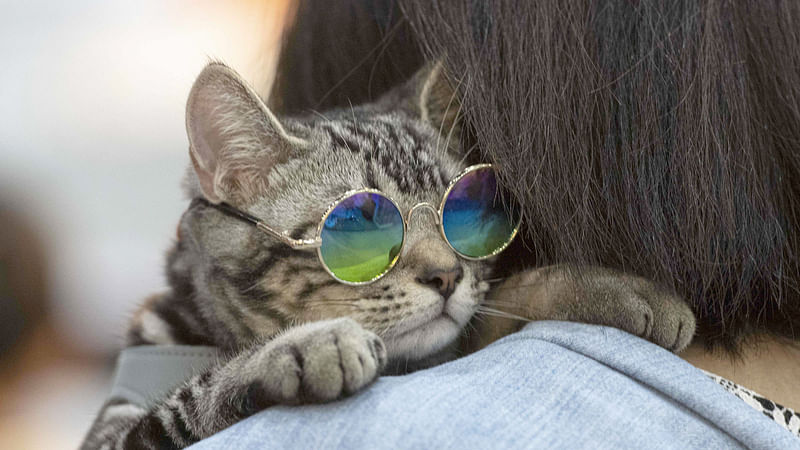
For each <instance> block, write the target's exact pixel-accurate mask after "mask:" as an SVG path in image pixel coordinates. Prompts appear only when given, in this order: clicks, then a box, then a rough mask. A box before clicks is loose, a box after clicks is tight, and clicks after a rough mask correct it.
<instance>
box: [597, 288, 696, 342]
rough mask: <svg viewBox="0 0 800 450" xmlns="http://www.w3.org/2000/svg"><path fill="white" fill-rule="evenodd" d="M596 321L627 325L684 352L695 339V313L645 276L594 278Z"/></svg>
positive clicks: (623, 327)
mask: <svg viewBox="0 0 800 450" xmlns="http://www.w3.org/2000/svg"><path fill="white" fill-rule="evenodd" d="M591 284H592V287H591V289H590V292H591V294H590V296H591V297H592V298H591V301H592V302H593V303H594V306H595V308H593V309H594V311H595V314H598V317H595V318H594V320H593V322H595V323H600V324H603V325H610V326H614V327H617V328H620V329H623V330H625V331H627V332H629V333H631V334H635V335H637V336H640V337H642V338H645V339H647V340H649V341H651V342H653V343H655V344H658V345H659V346H661V347H664V348H666V349H667V350H670V351H673V352H676V353H677V352H680V351H681V350H683V349H684V348H686V346H687V345H689V343H690V342H691V340H692V338H693V337H694V332H695V322H696V321H695V316H694V314H693V313H692V310H691V309H690V308H689V305H687V304H686V302H685V301H683V300H682V299H681V298H680V297H678V296H676V295H674V294H672V293H670V292H669V291H666V290H664V289H663V288H661V287H659V286H658V285H657V284H656V283H653V282H651V281H648V280H646V279H644V278H640V277H636V276H630V275H614V276H609V277H606V276H602V277H597V278H595V279H594V280H592V283H591Z"/></svg>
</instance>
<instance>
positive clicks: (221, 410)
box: [83, 319, 387, 448]
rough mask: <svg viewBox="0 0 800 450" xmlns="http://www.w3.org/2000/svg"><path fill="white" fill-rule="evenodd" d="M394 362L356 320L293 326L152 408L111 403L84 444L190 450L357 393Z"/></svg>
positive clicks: (106, 446) (189, 383) (198, 376)
mask: <svg viewBox="0 0 800 450" xmlns="http://www.w3.org/2000/svg"><path fill="white" fill-rule="evenodd" d="M386 360H387V357H386V350H385V347H384V344H383V341H381V339H380V338H379V337H378V336H376V335H375V334H373V333H371V332H369V331H366V330H364V329H363V328H362V327H361V326H360V325H358V324H357V323H356V322H354V321H353V320H351V319H335V320H328V321H321V322H313V323H310V324H307V325H303V326H298V327H295V328H291V329H289V330H288V331H286V332H285V333H284V334H282V335H279V336H278V337H276V338H275V339H273V340H271V341H269V342H267V343H266V344H262V345H256V346H253V347H251V348H249V349H247V350H245V351H243V352H242V353H240V354H238V355H237V356H235V357H234V358H232V359H230V360H229V361H227V362H225V363H223V364H220V365H217V366H214V367H212V368H210V369H208V370H207V371H205V372H204V373H202V374H200V375H197V376H194V377H192V378H191V379H190V380H189V381H188V382H186V383H185V384H184V385H182V386H181V387H179V388H177V389H176V390H174V391H173V392H172V394H171V395H169V396H168V397H167V398H166V399H164V400H162V401H161V402H159V403H158V404H157V405H156V406H155V407H153V408H152V409H150V410H149V411H147V410H144V409H137V407H136V406H134V405H130V404H120V403H113V402H112V403H109V404H108V405H106V407H105V408H104V409H103V411H101V413H100V417H99V418H98V420H97V422H96V423H95V425H94V426H93V427H92V430H91V431H90V433H89V435H88V436H87V439H86V442H85V443H84V446H83V448H182V447H185V446H188V445H190V444H192V443H194V442H196V441H199V440H201V439H203V438H206V437H208V436H211V435H213V434H215V433H217V432H219V431H221V430H223V429H224V428H227V427H229V426H230V425H232V424H234V423H236V422H238V421H239V420H242V419H243V418H245V417H248V416H250V415H252V414H254V413H256V412H258V411H260V410H263V409H265V408H268V407H270V406H273V405H278V404H288V405H292V404H299V403H321V402H327V401H330V400H335V399H337V398H340V397H342V396H345V395H349V394H352V393H354V392H357V391H358V390H360V389H362V388H363V387H364V386H366V385H367V384H369V383H370V382H372V381H373V380H374V379H375V378H376V377H377V376H378V374H379V373H380V371H381V369H382V368H383V367H384V366H385V364H386Z"/></svg>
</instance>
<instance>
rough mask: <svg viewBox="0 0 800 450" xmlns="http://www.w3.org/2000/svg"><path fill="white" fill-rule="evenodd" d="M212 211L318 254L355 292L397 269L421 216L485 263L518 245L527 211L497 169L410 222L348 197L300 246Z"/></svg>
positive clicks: (378, 200)
mask: <svg viewBox="0 0 800 450" xmlns="http://www.w3.org/2000/svg"><path fill="white" fill-rule="evenodd" d="M204 203H206V204H208V205H211V206H213V207H215V208H217V209H219V210H221V211H223V212H225V213H227V214H229V215H232V216H234V217H237V218H239V219H242V220H244V221H246V222H249V223H251V224H253V225H255V226H256V227H258V228H259V229H261V230H262V231H264V232H266V233H268V234H270V235H272V236H273V237H275V238H277V239H279V240H280V241H282V242H284V243H285V244H287V245H289V246H291V247H292V248H294V249H316V250H317V255H318V256H319V260H320V262H321V263H322V266H323V267H324V268H325V270H326V271H327V272H328V273H329V274H330V275H331V276H332V277H333V278H334V279H336V280H337V281H339V282H341V283H344V284H349V285H362V284H368V283H372V282H374V281H376V280H378V279H379V278H381V277H383V276H384V275H386V274H387V273H388V272H389V271H390V270H391V269H392V268H393V267H394V266H395V264H396V263H397V261H398V259H399V257H400V254H401V253H402V250H403V246H404V244H405V242H406V234H407V232H408V223H409V222H410V220H411V217H412V216H413V215H414V213H415V212H416V211H417V210H419V209H429V210H430V211H432V212H433V213H435V214H436V223H437V225H438V227H439V231H440V233H441V235H442V237H443V238H444V240H445V242H447V244H448V245H449V246H450V248H451V249H453V251H454V252H455V253H456V254H458V255H459V256H461V257H462V258H465V259H469V260H480V259H486V258H489V257H491V256H494V255H497V254H498V253H500V252H502V251H503V250H505V249H506V247H508V245H509V244H511V241H513V240H514V237H516V235H517V231H518V230H519V224H520V218H521V215H520V211H519V208H518V205H517V204H516V202H514V201H513V200H512V198H511V196H510V195H509V194H508V193H507V192H505V191H504V190H502V189H500V188H499V186H498V185H497V178H496V176H495V171H494V168H493V167H492V165H491V164H478V165H474V166H470V167H468V168H466V169H465V170H464V171H462V172H461V173H460V174H459V175H458V176H457V177H456V178H454V179H453V180H452V181H451V182H450V184H449V185H448V187H447V190H446V191H445V193H444V195H443V196H442V201H441V203H440V205H439V208H438V209H436V208H435V207H434V206H433V205H431V204H430V203H427V202H422V203H417V204H416V205H414V206H413V207H412V208H411V209H410V210H409V211H408V214H407V215H406V217H403V214H402V213H401V212H400V208H399V206H398V205H397V203H396V202H395V201H394V200H393V199H392V198H391V197H389V196H388V195H386V194H384V193H382V192H381V191H379V190H377V189H370V188H363V189H357V190H353V191H348V192H346V193H344V194H343V195H342V196H340V197H339V198H338V199H336V201H334V202H333V203H332V204H331V205H330V206H329V207H328V209H327V211H326V212H325V214H323V216H322V220H320V223H319V226H318V227H317V235H316V237H315V238H313V239H293V238H292V237H290V236H289V235H288V232H285V231H284V232H279V231H277V230H275V229H274V228H272V227H270V226H268V225H266V224H265V223H264V222H262V221H261V220H260V219H258V218H256V217H254V216H252V215H250V214H248V213H246V212H244V211H241V210H239V209H236V208H235V207H233V206H231V205H228V204H226V203H220V204H216V205H215V204H212V203H209V202H204Z"/></svg>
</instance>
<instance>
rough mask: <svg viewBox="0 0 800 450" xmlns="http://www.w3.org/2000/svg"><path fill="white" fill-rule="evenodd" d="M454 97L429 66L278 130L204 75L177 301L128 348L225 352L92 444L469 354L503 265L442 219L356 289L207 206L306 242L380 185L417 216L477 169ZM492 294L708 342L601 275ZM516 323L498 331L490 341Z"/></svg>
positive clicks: (673, 304) (121, 416) (203, 432)
mask: <svg viewBox="0 0 800 450" xmlns="http://www.w3.org/2000/svg"><path fill="white" fill-rule="evenodd" d="M452 100H453V92H452V91H451V90H450V89H449V86H448V84H447V83H446V82H445V81H444V79H443V77H441V76H440V75H439V70H438V68H436V67H433V68H425V69H423V70H422V71H420V73H419V74H417V75H416V76H415V77H414V78H413V79H412V80H410V81H409V82H408V83H407V84H405V85H403V86H400V87H398V88H397V89H395V90H394V91H392V92H390V93H388V94H387V95H385V96H384V97H383V98H381V99H380V100H379V101H377V102H375V103H374V104H369V105H364V106H359V107H354V108H350V109H346V110H341V111H329V112H326V113H325V114H324V115H322V114H319V115H315V116H310V117H303V118H282V119H281V120H280V121H279V120H278V119H277V118H276V117H275V116H274V115H273V114H272V113H271V112H270V111H269V109H267V107H266V106H265V105H264V103H263V102H262V101H261V99H260V98H259V97H258V96H257V95H256V94H255V92H254V91H253V90H252V89H251V88H250V87H248V85H247V84H246V83H245V82H243V81H242V80H241V79H240V78H239V77H238V76H237V75H236V74H235V73H234V72H233V71H232V70H230V69H229V68H227V67H225V66H224V65H221V64H218V63H212V64H210V65H208V66H207V67H206V68H205V69H204V70H203V72H202V73H201V74H200V76H199V77H198V79H197V81H196V82H195V85H194V87H193V89H192V91H191V94H190V96H189V100H188V105H187V130H188V133H189V139H190V144H191V145H190V156H191V160H192V168H193V170H190V171H189V174H188V176H187V182H186V189H187V192H188V195H189V196H190V197H191V198H192V199H194V200H193V201H192V203H191V205H190V206H189V208H188V210H187V211H186V212H185V213H184V215H183V217H182V218H181V220H180V225H179V231H178V239H177V242H176V243H175V245H174V247H173V249H172V250H171V251H170V252H169V255H168V258H167V274H168V280H169V286H170V289H169V290H168V291H167V292H165V293H163V294H160V295H157V296H154V297H152V298H150V299H149V300H148V301H146V302H145V303H144V305H143V306H142V307H141V308H140V310H139V311H138V313H137V314H136V316H135V318H134V320H133V323H132V325H131V327H130V329H129V332H128V335H127V345H129V346H133V345H144V344H160V345H170V344H186V345H212V346H217V347H219V348H220V349H222V350H223V351H224V352H225V354H227V355H228V356H227V357H225V358H222V359H221V360H220V361H219V362H218V363H217V364H216V365H214V366H212V367H211V368H210V369H207V370H206V371H204V372H203V373H201V374H199V375H197V376H195V377H193V378H191V379H190V380H188V381H187V382H185V383H184V384H183V385H181V386H179V387H178V388H176V389H175V390H174V391H173V392H172V393H171V394H170V395H168V396H165V397H164V398H163V399H162V400H161V401H160V402H158V403H157V404H156V406H154V407H152V408H151V409H149V410H147V409H144V408H141V407H139V406H136V405H133V404H130V403H126V402H124V401H122V400H119V399H113V398H112V399H110V400H109V401H108V402H107V403H106V405H104V407H103V409H102V411H101V412H100V414H99V416H98V418H97V420H96V422H95V424H94V425H93V427H92V429H91V430H90V432H89V435H88V436H87V438H86V440H85V442H84V445H83V447H84V448H87V449H91V448H140V447H145V448H180V447H184V446H187V445H189V444H191V443H193V442H196V441H198V440H200V439H203V438H205V437H208V436H210V435H212V434H214V433H216V432H218V431H220V430H222V429H224V428H226V427H228V426H230V425H232V424H233V423H235V422H237V421H239V420H241V419H243V418H245V417H247V416H249V415H252V414H254V413H256V412H257V411H259V410H262V409H264V408H268V407H270V406H272V405H277V404H288V405H293V404H301V403H317V402H327V401H331V400H334V399H337V398H340V397H342V396H346V395H350V394H353V393H355V392H357V391H359V390H360V389H363V388H364V387H365V386H367V385H368V384H369V383H370V382H372V381H373V380H375V378H376V377H377V376H378V375H379V374H381V373H386V371H387V370H390V368H391V370H393V371H395V372H402V371H403V370H404V369H406V368H407V367H424V366H426V365H431V364H435V363H437V362H439V361H444V360H446V359H448V358H452V357H453V356H454V354H455V353H456V351H462V352H463V351H468V350H469V349H463V348H462V349H460V350H459V349H457V348H456V347H457V345H458V344H459V339H458V338H459V336H460V335H461V334H462V331H463V330H464V328H465V326H466V325H467V323H468V322H469V321H470V319H471V318H472V317H473V315H474V314H475V312H476V311H477V310H478V309H479V308H480V305H481V303H482V302H483V300H484V297H485V295H486V293H487V291H489V284H488V283H487V282H486V281H484V280H486V279H487V278H488V276H489V275H490V272H491V269H492V267H491V263H490V262H489V261H487V260H484V261H468V260H465V259H462V258H459V257H457V256H456V255H455V254H454V253H453V251H452V250H451V249H450V248H449V247H448V245H447V244H446V243H445V242H444V240H443V239H442V237H441V236H440V234H439V233H438V229H437V228H436V226H435V222H434V219H435V218H434V216H433V214H425V213H420V214H416V215H414V218H413V220H412V221H411V223H410V224H409V229H408V233H407V236H406V239H407V241H406V244H405V246H404V248H403V251H402V254H401V255H400V259H399V262H398V263H397V265H396V266H395V268H394V269H393V270H392V271H390V272H389V273H388V274H387V275H386V276H385V277H383V278H381V279H379V280H378V281H376V282H374V283H372V284H368V285H362V286H349V285H345V284H341V283H339V282H337V281H335V280H334V279H333V278H331V276H330V275H329V274H328V273H327V272H326V271H325V270H324V269H323V267H322V266H321V265H320V263H319V261H318V260H317V258H316V255H315V253H314V252H312V251H304V250H293V249H291V248H290V247H288V246H286V245H285V244H283V243H281V242H279V241H278V240H276V239H274V238H273V237H271V236H269V235H267V234H265V233H262V232H261V231H260V230H258V229H257V228H255V227H252V226H249V225H248V224H246V223H243V222H241V221H238V220H236V219H234V218H232V217H230V216H229V215H226V214H224V213H222V212H221V211H219V210H218V209H216V208H214V207H212V206H211V205H210V203H220V202H226V203H229V204H232V205H234V206H236V207H238V208H239V209H241V210H244V211H247V212H249V213H251V214H253V215H254V216H256V217H259V218H261V219H263V220H264V222H266V223H268V224H270V225H272V226H275V227H276V228H278V229H281V230H289V231H288V232H287V233H288V235H289V236H291V237H293V238H296V239H298V238H308V237H311V236H312V234H313V232H314V230H315V229H316V226H317V224H318V223H319V220H320V218H321V217H322V215H323V213H324V212H325V210H326V207H327V206H328V205H329V204H330V203H331V202H332V201H333V200H334V199H336V198H338V197H339V196H340V195H341V194H342V193H344V192H346V191H348V190H352V189H356V188H362V187H372V188H377V189H380V190H381V191H383V192H385V193H387V194H388V195H389V196H391V197H392V198H393V199H394V200H395V201H396V202H397V204H398V205H399V206H400V208H401V210H404V211H408V208H410V207H411V206H412V205H415V204H417V203H419V202H430V203H432V204H438V202H439V200H440V199H441V196H442V195H443V193H444V191H445V189H446V187H447V185H448V182H449V181H450V180H451V179H453V178H454V177H455V176H456V175H457V174H458V173H459V172H460V171H462V170H463V169H464V168H465V167H466V163H464V160H465V159H466V157H465V155H464V154H463V153H462V150H461V147H460V143H459V139H458V135H457V134H458V133H457V126H456V120H455V119H456V118H455V114H454V111H456V110H457V108H454V106H453V104H452ZM442 130H445V131H446V132H444V131H442ZM512 294H513V295H512ZM492 295H493V299H494V301H495V302H496V304H498V305H500V304H502V305H505V306H507V307H508V308H510V309H512V310H513V311H511V312H513V313H514V314H517V315H518V316H523V317H525V318H528V319H545V318H555V319H563V320H580V321H585V322H591V323H600V324H606V325H611V326H617V327H620V328H623V329H625V330H628V331H630V332H632V333H636V334H638V335H640V336H643V337H645V338H648V339H650V340H652V341H654V342H656V343H657V344H659V345H662V346H664V347H667V348H670V349H672V350H676V351H677V350H680V349H682V348H683V347H684V346H685V345H686V344H687V343H688V342H689V340H690V339H691V337H692V334H693V332H694V318H693V316H692V313H691V312H690V310H689V309H688V307H687V306H686V305H685V304H684V302H682V301H681V300H680V299H678V298H676V297H674V296H672V295H669V294H667V293H665V292H662V291H661V290H660V289H658V288H657V287H656V286H655V285H654V284H653V283H650V282H648V281H646V280H643V279H640V278H636V277H632V276H628V275H625V274H621V273H616V272H613V271H609V270H604V269H588V270H586V271H585V273H584V274H583V275H582V277H581V278H580V279H579V278H576V277H572V276H571V275H570V271H569V270H567V269H566V268H561V267H548V268H544V269H538V270H532V271H529V272H525V273H522V274H519V275H517V276H515V277H512V278H510V279H509V280H507V281H506V282H505V283H504V284H503V285H501V286H500V287H499V288H497V289H495V290H494V292H493V294H492ZM515 305H516V306H515ZM501 309H502V307H501ZM498 320H501V319H498ZM491 324H492V322H489V323H488V325H491ZM516 326H517V325H515V324H509V323H508V322H504V321H502V320H501V321H500V322H497V326H489V327H488V328H487V330H488V331H486V335H487V336H491V338H495V337H498V336H499V334H500V333H507V332H510V331H512V330H513V329H514V328H515V327H516ZM479 345H482V344H479Z"/></svg>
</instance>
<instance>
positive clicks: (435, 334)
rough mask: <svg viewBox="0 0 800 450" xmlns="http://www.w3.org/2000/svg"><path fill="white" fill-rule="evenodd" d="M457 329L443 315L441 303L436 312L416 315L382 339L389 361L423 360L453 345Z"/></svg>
mask: <svg viewBox="0 0 800 450" xmlns="http://www.w3.org/2000/svg"><path fill="white" fill-rule="evenodd" d="M460 332H461V325H460V324H459V323H458V321H457V320H456V319H455V318H453V316H452V315H450V313H449V312H448V311H447V308H446V304H445V302H442V304H441V306H440V307H439V308H437V310H434V311H432V312H431V313H428V314H420V315H419V316H418V317H417V318H415V319H414V320H409V321H408V322H406V323H404V324H403V326H402V327H401V328H397V329H395V330H392V331H390V332H389V333H387V334H386V335H385V336H384V337H383V338H384V342H385V343H386V348H387V350H388V353H389V357H390V358H395V357H405V358H409V359H419V358H424V357H426V356H428V355H431V354H433V353H436V352H438V351H439V350H441V349H443V348H444V347H445V346H447V345H448V344H450V343H451V342H453V340H454V339H455V338H456V337H458V335H459V333H460Z"/></svg>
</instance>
